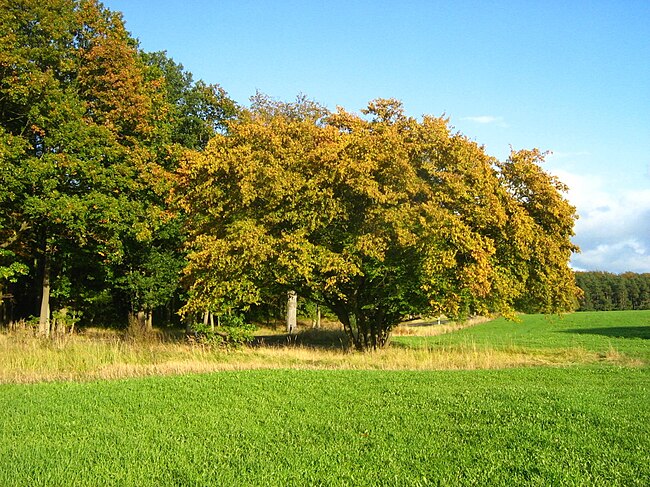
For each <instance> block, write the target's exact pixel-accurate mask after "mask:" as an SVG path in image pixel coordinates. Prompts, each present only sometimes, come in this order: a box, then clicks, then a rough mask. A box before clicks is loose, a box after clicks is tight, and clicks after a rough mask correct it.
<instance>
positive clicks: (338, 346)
mask: <svg viewBox="0 0 650 487" xmlns="http://www.w3.org/2000/svg"><path fill="white" fill-rule="evenodd" d="M251 346H252V347H287V346H299V347H300V346H302V347H311V348H320V349H327V350H347V348H348V339H347V336H346V335H345V333H344V332H343V331H341V330H326V329H320V330H318V329H310V330H304V331H300V332H298V333H296V334H295V335H288V334H283V335H270V336H256V337H255V339H254V340H253V342H252V343H251Z"/></svg>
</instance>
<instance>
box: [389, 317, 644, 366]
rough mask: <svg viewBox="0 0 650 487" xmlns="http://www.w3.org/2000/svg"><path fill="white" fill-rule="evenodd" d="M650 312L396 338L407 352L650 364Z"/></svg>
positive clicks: (495, 324)
mask: <svg viewBox="0 0 650 487" xmlns="http://www.w3.org/2000/svg"><path fill="white" fill-rule="evenodd" d="M648 339H650V310H643V311H608V312H584V313H573V314H569V315H564V316H545V315H531V316H523V317H521V321H519V322H515V321H508V320H506V319H503V318H499V319H497V320H494V321H490V322H487V323H482V324H479V325H475V326H472V327H471V328H465V329H463V330H459V331H457V332H454V333H449V334H446V335H438V336H431V337H417V336H413V337H395V338H394V339H393V343H394V344H396V345H398V346H404V347H407V348H423V347H426V348H431V349H435V348H436V347H447V346H467V345H476V346H479V347H482V348H491V349H497V350H498V349H526V350H529V351H535V350H548V349H555V350H561V349H565V350H566V349H583V350H586V351H589V352H596V353H600V354H607V353H612V352H615V353H618V354H623V355H625V356H628V357H630V358H637V359H641V360H643V361H645V362H646V363H648V362H650V345H649V344H648Z"/></svg>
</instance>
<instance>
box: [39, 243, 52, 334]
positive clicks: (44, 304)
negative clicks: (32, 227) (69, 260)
mask: <svg viewBox="0 0 650 487" xmlns="http://www.w3.org/2000/svg"><path fill="white" fill-rule="evenodd" d="M43 258H44V261H43V294H42V295H41V313H40V316H39V319H38V332H39V333H40V334H41V335H43V336H49V335H50V258H49V255H48V254H47V251H46V252H45V254H44V257H43Z"/></svg>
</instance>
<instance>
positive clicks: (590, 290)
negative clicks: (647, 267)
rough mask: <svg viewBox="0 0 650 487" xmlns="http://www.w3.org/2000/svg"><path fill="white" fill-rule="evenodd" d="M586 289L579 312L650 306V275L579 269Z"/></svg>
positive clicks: (580, 282) (581, 284)
mask: <svg viewBox="0 0 650 487" xmlns="http://www.w3.org/2000/svg"><path fill="white" fill-rule="evenodd" d="M576 284H578V287H580V289H582V291H583V292H584V296H583V297H582V299H581V300H580V307H579V308H578V311H610V310H629V309H650V274H647V273H646V274H635V273H633V272H626V273H624V274H610V273H609V272H576Z"/></svg>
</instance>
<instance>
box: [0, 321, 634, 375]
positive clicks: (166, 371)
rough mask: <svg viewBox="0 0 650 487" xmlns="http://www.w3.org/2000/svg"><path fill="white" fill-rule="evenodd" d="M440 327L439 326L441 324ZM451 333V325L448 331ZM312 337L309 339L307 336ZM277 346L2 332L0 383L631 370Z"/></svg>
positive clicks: (480, 351) (528, 356)
mask: <svg viewBox="0 0 650 487" xmlns="http://www.w3.org/2000/svg"><path fill="white" fill-rule="evenodd" d="M441 326H444V325H441ZM449 326H452V325H449ZM309 333H312V334H315V333H314V332H308V333H307V336H308V334H309ZM313 343H314V342H312V344H309V343H307V344H306V343H304V341H303V343H302V344H301V341H300V340H284V339H282V338H281V339H279V340H276V341H275V342H274V343H262V344H259V343H258V344H257V345H256V346H251V347H244V348H242V349H240V350H230V351H227V350H222V349H214V348H211V347H208V346H202V345H200V344H190V343H187V342H186V341H184V340H182V339H180V338H174V337H169V336H166V335H163V334H160V333H158V334H151V335H148V336H146V337H140V338H139V339H133V338H129V337H127V336H125V335H123V334H121V333H119V332H115V331H110V330H86V331H85V332H84V333H82V334H76V335H65V336H61V337H56V338H54V339H43V338H39V337H35V336H34V335H33V334H31V333H27V332H11V333H0V383H32V382H42V381H66V380H73V381H86V380H98V379H119V378H129V377H142V376H150V375H172V374H185V373H204V372H215V371H225V370H245V369H280V368H282V369H286V368H290V369H356V370H454V369H495V368H506V367H519V366H536V365H551V366H560V365H571V364H578V363H592V362H598V361H609V362H613V363H620V364H625V365H636V364H632V363H630V360H629V359H628V358H626V357H624V356H621V355H620V354H618V353H617V352H616V351H615V350H611V353H608V354H605V355H603V354H596V353H592V352H588V351H586V350H583V349H575V348H574V349H562V350H529V349H523V348H515V347H511V348H506V349H489V348H485V347H477V346H476V345H475V344H473V343H465V344H457V345H448V346H436V347H430V348H426V347H425V348H417V349H415V348H405V347H388V348H386V349H384V350H379V351H376V352H370V353H354V352H348V351H346V350H345V349H344V348H342V347H341V346H336V343H335V342H334V346H323V344H319V343H318V342H316V344H315V345H314V344H313Z"/></svg>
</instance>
